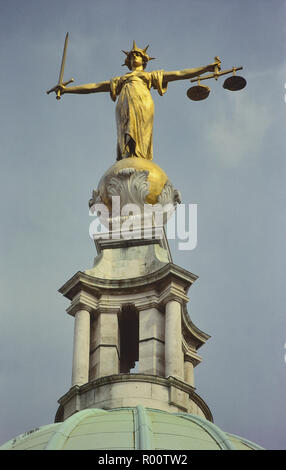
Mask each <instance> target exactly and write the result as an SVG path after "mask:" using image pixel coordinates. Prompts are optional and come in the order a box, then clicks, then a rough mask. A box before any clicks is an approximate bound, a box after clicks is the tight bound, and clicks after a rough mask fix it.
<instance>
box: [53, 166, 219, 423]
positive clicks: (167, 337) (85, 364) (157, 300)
mask: <svg viewBox="0 0 286 470" xmlns="http://www.w3.org/2000/svg"><path fill="white" fill-rule="evenodd" d="M142 163H143V164H144V169H143V168H141V167H140V166H139V167H138V164H139V165H140V164H142ZM147 164H148V165H147V169H146V162H142V159H138V158H135V157H134V158H132V157H131V158H127V159H124V160H121V161H119V162H118V163H116V164H115V165H113V166H112V167H111V169H109V170H108V172H107V173H106V174H105V175H104V177H103V178H102V179H101V181H100V183H99V186H98V189H97V190H96V191H93V198H92V200H91V201H90V206H91V207H93V206H94V205H95V204H96V203H99V204H102V203H105V205H106V207H107V208H109V209H108V214H107V216H106V219H105V221H104V220H103V223H105V225H106V226H107V228H108V230H107V235H108V237H106V236H105V237H102V236H101V235H100V234H99V235H97V236H95V237H94V238H95V244H96V248H97V252H98V254H97V257H96V258H95V261H94V267H93V268H92V269H88V270H85V271H83V272H78V273H77V274H75V275H74V276H73V277H72V278H71V279H70V280H68V281H67V282H66V283H65V284H64V285H63V286H62V287H61V288H60V292H61V293H62V294H63V295H64V296H65V297H66V298H67V299H69V300H70V301H71V304H70V306H69V307H68V308H67V312H68V314H70V315H72V316H73V317H74V344H73V365H72V383H71V388H70V389H69V391H68V392H67V393H66V394H65V395H64V396H62V397H61V398H60V399H59V403H60V406H59V409H58V411H57V414H56V420H55V421H56V422H58V421H62V420H65V419H66V418H68V417H69V416H71V415H72V414H74V413H75V412H78V411H81V410H83V409H86V408H102V409H105V410H108V409H113V408H121V407H126V406H137V405H143V406H145V407H149V408H155V409H158V410H164V411H170V412H179V411H182V412H187V413H192V414H194V415H199V416H202V417H204V418H206V419H207V420H210V421H212V415H211V412H210V410H209V408H208V406H207V404H206V403H205V402H204V401H203V400H202V398H201V397H200V396H199V395H198V394H197V393H196V390H195V383H194V368H195V367H196V366H197V365H198V364H199V363H200V362H201V357H200V356H199V355H198V352H197V351H198V349H199V348H200V347H201V346H202V345H203V344H204V343H205V342H206V340H207V339H208V338H209V336H208V335H207V334H206V333H204V332H202V331H201V330H199V329H198V328H197V327H196V326H195V325H194V323H193V322H192V321H191V319H190V317H189V315H188V311H187V304H188V300H189V299H188V291H189V288H190V287H191V285H192V284H193V282H195V280H196V279H197V276H196V275H194V274H192V273H191V272H188V271H186V270H185V269H182V268H180V267H179V266H177V265H175V264H174V263H173V261H172V257H171V253H170V250H169V246H168V241H167V238H166V235H165V231H164V228H163V224H161V225H160V224H157V225H156V224H154V218H153V219H152V218H151V219H150V220H151V222H150V224H149V228H150V231H151V232H150V233H151V235H150V234H149V236H148V237H146V236H145V237H144V233H143V230H142V231H141V228H142V225H143V219H142V217H140V216H139V219H138V214H136V215H134V214H133V215H132V216H130V217H131V219H130V217H129V219H130V220H132V221H133V222H136V217H137V232H136V233H135V230H133V231H128V233H127V230H126V216H125V217H123V216H122V208H123V206H124V205H126V204H127V203H128V202H131V203H133V204H135V203H136V204H137V207H139V208H142V207H143V205H144V204H145V205H146V204H147V206H148V207H151V208H154V203H153V204H152V201H154V200H155V201H159V202H160V203H162V204H164V207H166V204H169V207H171V208H172V207H173V208H175V207H176V204H177V202H178V201H179V193H178V192H177V191H176V190H174V189H173V187H172V184H171V183H170V181H169V180H168V179H167V177H166V175H165V173H164V172H163V170H161V168H160V167H158V165H156V164H155V163H153V162H147ZM115 196H117V197H120V205H119V207H118V209H120V212H118V213H117V214H114V212H112V211H111V202H112V197H115ZM147 201H149V202H147ZM162 207H163V205H162ZM165 216H166V214H165V213H164V214H163V217H162V219H161V221H162V220H163V223H164V221H165V220H166V217H165ZM116 219H117V221H118V224H117V228H118V233H117V234H116V236H114V227H113V232H112V230H111V229H110V224H111V222H114V221H115V220H116ZM123 219H124V220H123ZM129 219H128V220H129ZM130 220H129V222H130ZM138 221H139V225H138ZM145 222H146V220H145ZM124 223H125V226H124ZM129 226H130V224H129V225H128V227H129ZM138 226H139V235H138ZM154 226H155V228H156V230H154ZM144 228H145V235H146V223H145V227H144ZM147 228H148V227H147ZM152 228H153V233H152ZM133 229H134V227H133ZM112 235H113V237H112Z"/></svg>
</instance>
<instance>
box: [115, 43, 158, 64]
mask: <svg viewBox="0 0 286 470" xmlns="http://www.w3.org/2000/svg"><path fill="white" fill-rule="evenodd" d="M148 47H149V44H148V46H146V47H145V48H144V49H140V48H139V47H137V45H136V42H135V41H133V47H132V49H131V50H130V51H123V50H122V52H124V54H125V55H126V59H125V62H124V64H122V65H126V66H127V67H128V68H129V70H131V63H130V59H131V55H132V53H133V52H139V53H140V54H141V56H142V57H143V68H144V69H145V67H146V65H147V63H148V62H149V60H154V59H155V57H150V56H149V55H148V54H147V52H146V51H147V49H148Z"/></svg>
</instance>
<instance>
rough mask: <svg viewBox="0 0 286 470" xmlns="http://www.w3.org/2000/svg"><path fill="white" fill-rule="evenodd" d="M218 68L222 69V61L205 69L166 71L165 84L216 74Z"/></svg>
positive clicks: (206, 66)
mask: <svg viewBox="0 0 286 470" xmlns="http://www.w3.org/2000/svg"><path fill="white" fill-rule="evenodd" d="M216 67H218V70H219V68H220V61H219V60H218V61H217V62H214V63H212V64H209V65H205V66H203V67H197V68H193V69H184V70H175V71H174V72H165V71H164V78H163V81H164V82H165V83H168V82H173V81H175V80H187V79H188V78H193V77H197V76H198V75H202V74H203V73H206V72H215V70H216Z"/></svg>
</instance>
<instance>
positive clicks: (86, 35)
mask: <svg viewBox="0 0 286 470" xmlns="http://www.w3.org/2000/svg"><path fill="white" fill-rule="evenodd" d="M285 14H286V3H285V2H284V1H280V0H275V2H273V1H270V0H268V1H266V0H251V1H249V0H248V1H244V0H239V1H238V0H228V1H227V0H216V1H215V2H214V1H213V0H200V1H194V0H189V1H187V0H178V1H177V2H171V1H170V2H166V1H161V0H152V1H151V0H145V2H144V3H143V2H139V1H137V0H133V1H127V0H118V1H114V0H105V1H95V0H94V1H91V0H82V1H81V2H80V4H79V3H78V2H75V1H74V0H69V1H65V0H60V1H54V0H50V1H49V2H43V1H39V0H38V1H32V0H25V2H22V1H20V0H17V1H16V0H10V1H9V2H8V1H5V0H1V1H0V38H1V51H0V58H1V68H0V83H1V88H0V94H1V110H2V112H1V116H0V119H1V122H0V141H1V154H0V157H1V173H0V178H1V184H0V188H1V198H0V206H1V232H0V241H1V243H0V250H1V264H0V276H1V284H0V292H1V310H0V311H1V314H0V315H1V331H0V335H1V340H0V341H1V343H0V344H1V346H0V347H1V354H0V357H1V362H0V379H1V405H2V406H1V410H0V422H1V426H0V427H1V429H0V442H1V443H2V442H4V441H6V440H8V439H10V438H12V437H14V436H16V435H18V434H20V433H22V432H24V431H27V430H29V429H32V428H34V427H37V426H41V425H43V424H47V423H50V422H53V419H54V415H55V412H56V409H57V403H56V402H57V399H58V398H59V397H60V396H61V395H63V394H64V393H65V392H66V391H67V390H68V388H69V386H70V378H71V361H72V337H73V319H72V318H71V317H69V316H68V315H67V314H66V313H65V309H66V308H67V306H68V301H67V300H65V299H64V298H62V297H61V295H60V294H59V293H57V289H58V288H59V287H60V286H61V285H62V284H64V282H65V281H66V280H67V279H68V278H70V277H71V276H72V275H73V274H74V273H75V272H77V271H79V270H85V269H89V268H90V267H91V266H92V263H93V258H94V256H95V255H96V252H95V248H94V246H93V243H92V241H91V240H90V238H89V235H88V228H89V224H90V218H89V216H88V206H87V202H88V200H89V198H90V195H91V191H92V189H94V188H96V186H97V183H98V181H99V179H100V177H101V175H102V174H103V173H104V172H105V171H106V169H107V168H108V167H109V166H111V165H112V164H113V162H114V161H115V149H116V126H115V117H114V112H115V106H114V103H113V102H112V101H111V99H110V97H109V95H108V94H104V93H101V94H96V95H86V96H74V95H66V96H64V97H63V99H61V100H60V101H59V102H58V101H56V99H55V97H54V96H52V95H50V96H47V95H46V93H45V92H46V90H48V89H49V88H50V87H52V86H53V85H54V84H55V83H56V81H57V78H58V73H59V65H60V60H61V55H62V48H63V42H64V37H65V34H66V32H67V31H69V33H70V42H69V46H68V54H67V61H66V70H65V79H69V78H71V77H74V79H75V84H80V83H88V82H98V81H102V80H108V79H110V78H111V77H113V76H118V75H120V74H123V73H125V72H126V69H125V68H123V67H121V64H122V63H123V60H124V55H123V54H122V52H121V49H125V50H128V49H129V48H131V46H132V41H133V39H135V40H136V42H137V44H138V46H139V47H145V46H146V45H147V44H150V48H149V51H148V52H150V55H152V56H154V57H156V60H154V61H152V62H151V63H150V66H149V70H150V69H151V70H159V69H164V70H180V69H184V68H190V67H197V66H201V65H206V64H208V63H211V62H212V61H213V58H214V56H215V55H219V56H220V58H221V60H222V67H223V68H230V67H232V66H233V65H238V66H239V65H243V67H244V70H243V71H242V72H241V74H242V75H243V76H244V77H245V78H246V79H247V82H248V83H247V88H245V89H244V90H243V91H241V92H237V93H231V92H227V91H226V90H224V89H223V88H222V86H221V85H222V81H219V82H210V83H209V86H210V87H211V93H210V96H209V98H208V99H207V100H205V101H204V102H200V103H195V102H191V101H190V100H188V98H187V97H186V91H187V89H188V88H189V86H190V83H189V81H182V82H177V83H171V84H169V87H168V91H167V93H166V94H165V95H164V96H163V97H160V96H159V95H157V94H155V93H153V98H154V102H155V108H156V111H155V124H154V161H155V162H156V163H158V164H159V165H160V166H161V167H162V168H163V169H164V170H165V171H166V173H167V174H168V176H169V178H170V179H171V181H172V182H173V184H174V186H175V187H176V188H178V189H179V190H180V191H181V194H182V198H183V202H184V203H186V204H188V203H196V204H198V246H197V248H196V249H195V250H193V251H190V252H180V251H179V250H178V249H177V244H176V243H175V242H171V243H170V245H171V248H172V253H173V258H174V262H175V263H176V264H178V265H181V266H182V267H184V268H186V269H188V270H190V271H192V272H193V273H195V274H197V275H199V280H198V281H196V283H195V284H194V286H193V287H192V289H191V290H190V292H189V296H190V305H189V314H190V316H191V318H192V320H193V322H194V323H195V324H196V325H197V326H198V327H199V328H200V329H202V330H203V331H206V332H207V333H209V334H210V335H211V336H212V338H211V339H210V340H209V341H208V343H207V344H206V345H205V346H204V347H203V348H202V349H201V350H200V354H201V356H202V357H203V363H202V364H201V365H200V366H198V367H197V368H196V370H195V373H196V374H195V379H196V386H197V392H198V393H199V394H200V395H201V396H202V398H203V399H204V400H205V401H206V402H207V403H208V405H209V407H210V408H211V410H212V412H213V415H214V418H215V423H216V424H217V425H218V426H220V427H222V429H224V430H226V431H228V432H232V433H234V434H238V435H241V436H244V437H246V438H248V439H250V440H253V441H255V442H257V443H258V444H260V445H262V446H264V447H266V448H282V449H283V448H285V437H284V435H285V411H284V409H285V406H284V402H285V398H284V397H285V386H286V383H285V382H286V381H285V375H286V363H285V360H284V355H285V353H286V349H285V348H284V344H285V342H286V328H285V323H286V322H285V300H286V293H285V286H284V278H285V229H286V221H285V111H286V104H285V101H284V94H285V92H286V90H285V88H284V83H285V81H286V63H285V24H286V22H285Z"/></svg>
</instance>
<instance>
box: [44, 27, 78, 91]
mask: <svg viewBox="0 0 286 470" xmlns="http://www.w3.org/2000/svg"><path fill="white" fill-rule="evenodd" d="M68 40H69V33H67V34H66V38H65V45H64V50H63V57H62V63H61V69H60V75H59V81H58V83H57V84H56V86H54V87H53V88H51V89H50V90H48V91H47V94H49V93H51V92H52V91H56V90H57V88H58V87H60V86H66V85H68V84H69V83H72V82H73V81H74V79H73V78H71V79H70V80H68V81H67V82H63V76H64V69H65V62H66V55H67V46H68ZM60 99H61V90H60V89H58V90H57V100H60Z"/></svg>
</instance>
